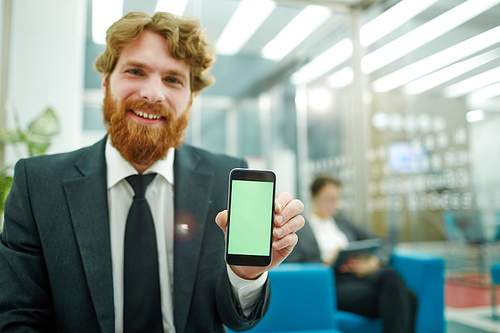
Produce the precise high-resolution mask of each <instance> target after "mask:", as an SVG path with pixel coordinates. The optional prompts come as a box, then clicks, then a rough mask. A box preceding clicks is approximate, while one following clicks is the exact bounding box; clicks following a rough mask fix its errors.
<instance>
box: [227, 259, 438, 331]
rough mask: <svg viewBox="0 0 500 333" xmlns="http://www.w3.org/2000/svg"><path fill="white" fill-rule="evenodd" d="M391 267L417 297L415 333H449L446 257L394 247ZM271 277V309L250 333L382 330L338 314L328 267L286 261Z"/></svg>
mask: <svg viewBox="0 0 500 333" xmlns="http://www.w3.org/2000/svg"><path fill="white" fill-rule="evenodd" d="M390 264H391V265H392V266H393V267H394V268H395V269H396V270H397V271H398V272H399V273H400V274H401V275H402V277H403V279H404V280H405V282H406V284H407V285H408V287H409V288H411V289H412V290H413V291H414V292H415V293H416V294H417V297H418V310H417V320H416V333H443V332H445V320H444V260H443V258H442V257H440V256H437V255H433V254H429V253H425V252H418V251H413V250H405V249H395V250H394V252H393V255H392V257H391V262H390ZM269 278H270V281H271V293H272V294H271V304H270V306H269V310H268V312H267V314H266V316H265V317H264V318H263V319H262V321H261V322H260V323H259V324H257V326H255V327H254V328H253V329H251V330H249V331H247V332H268V333H271V332H274V333H278V332H279V333H285V332H289V333H292V332H295V333H299V332H300V333H339V332H343V333H381V332H382V323H381V321H380V319H371V318H367V317H363V316H360V315H357V314H354V313H349V312H344V311H339V310H337V299H336V296H335V295H336V294H335V290H334V288H335V284H334V275H333V271H332V269H331V268H330V267H328V266H325V265H323V264H314V263H302V264H292V263H285V264H281V265H280V266H278V267H277V268H275V269H274V270H272V271H271V272H269ZM228 332H232V331H230V330H228Z"/></svg>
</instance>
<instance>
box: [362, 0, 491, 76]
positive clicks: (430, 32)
mask: <svg viewBox="0 0 500 333" xmlns="http://www.w3.org/2000/svg"><path fill="white" fill-rule="evenodd" d="M498 3H500V0H469V1H466V2H464V3H462V4H460V5H458V6H456V7H455V8H453V9H450V10H449V11H447V12H446V13H444V14H442V15H440V16H438V17H436V18H435V19H433V20H431V21H429V22H427V23H425V24H422V25H421V26H419V27H418V28H415V29H414V30H412V31H410V32H409V33H407V34H405V35H403V36H401V37H399V38H397V39H395V40H394V41H392V42H390V43H388V44H386V45H384V46H382V47H381V48H379V49H377V50H375V51H373V52H372V53H370V54H368V55H366V56H365V57H363V59H362V60H361V68H362V69H363V71H364V72H365V73H373V72H374V71H376V70H378V69H380V68H382V67H384V66H385V65H387V64H389V63H391V62H393V61H394V60H396V59H399V58H401V57H402V56H404V55H405V54H408V53H409V52H411V51H413V50H415V49H417V48H419V47H420V46H422V45H425V44H426V43H428V42H430V41H432V40H434V39H436V38H437V37H439V36H441V35H443V34H445V33H447V32H449V31H450V30H452V29H454V28H456V27H457V26H459V25H461V24H463V23H464V22H467V21H468V20H470V19H472V18H473V17H476V16H477V15H479V14H481V13H483V12H484V11H486V10H488V9H490V8H491V7H493V6H495V5H496V4H498Z"/></svg>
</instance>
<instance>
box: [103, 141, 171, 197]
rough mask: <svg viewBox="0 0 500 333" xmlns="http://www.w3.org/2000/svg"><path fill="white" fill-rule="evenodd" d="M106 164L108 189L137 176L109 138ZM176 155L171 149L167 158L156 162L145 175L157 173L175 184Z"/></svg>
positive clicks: (135, 171)
mask: <svg viewBox="0 0 500 333" xmlns="http://www.w3.org/2000/svg"><path fill="white" fill-rule="evenodd" d="M105 154H106V163H107V179H108V184H107V186H108V189H110V188H112V187H113V186H115V185H116V184H117V183H118V182H119V181H121V180H122V179H124V178H126V177H128V176H131V175H137V174H138V172H137V170H136V169H135V168H134V167H133V166H132V165H131V164H130V163H129V162H128V161H127V160H125V159H124V158H123V157H122V155H121V154H120V152H119V151H118V150H117V149H116V148H115V147H113V145H112V144H111V140H110V139H109V137H108V140H106V150H105ZM174 155H175V149H174V148H170V149H169V150H168V153H167V156H166V157H164V158H162V159H161V160H158V161H156V162H155V163H154V164H153V165H152V166H151V167H149V169H147V170H146V171H145V172H144V173H153V172H156V173H157V174H159V175H162V176H163V178H165V179H166V180H167V181H168V182H169V183H170V184H172V185H173V184H174Z"/></svg>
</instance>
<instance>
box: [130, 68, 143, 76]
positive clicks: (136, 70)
mask: <svg viewBox="0 0 500 333" xmlns="http://www.w3.org/2000/svg"><path fill="white" fill-rule="evenodd" d="M127 72H128V73H130V74H132V75H141V72H140V71H139V70H138V69H129V70H127Z"/></svg>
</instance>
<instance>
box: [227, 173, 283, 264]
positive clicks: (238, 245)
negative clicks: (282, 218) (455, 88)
mask: <svg viewBox="0 0 500 333" xmlns="http://www.w3.org/2000/svg"><path fill="white" fill-rule="evenodd" d="M231 187H232V190H231V201H230V202H231V204H230V205H231V207H230V209H229V211H230V214H231V215H230V217H229V239H228V245H227V246H228V251H227V252H228V254H236V255H256V256H269V255H270V244H271V227H272V223H273V221H272V215H273V208H274V198H273V194H274V192H273V191H274V184H273V182H265V181H248V180H232V184H231Z"/></svg>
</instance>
